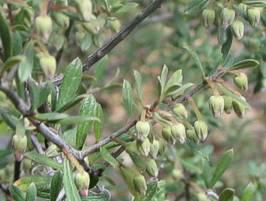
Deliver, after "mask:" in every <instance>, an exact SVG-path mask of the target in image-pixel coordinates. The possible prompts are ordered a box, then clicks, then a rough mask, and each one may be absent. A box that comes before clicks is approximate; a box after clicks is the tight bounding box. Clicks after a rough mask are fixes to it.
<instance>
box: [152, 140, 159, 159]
mask: <svg viewBox="0 0 266 201" xmlns="http://www.w3.org/2000/svg"><path fill="white" fill-rule="evenodd" d="M159 149H160V142H159V141H158V140H156V139H154V140H153V141H152V143H151V148H150V155H151V157H152V158H154V159H155V158H157V155H158V153H159Z"/></svg>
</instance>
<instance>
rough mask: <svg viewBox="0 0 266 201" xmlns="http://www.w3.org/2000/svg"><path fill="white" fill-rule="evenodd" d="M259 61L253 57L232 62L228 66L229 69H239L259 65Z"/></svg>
mask: <svg viewBox="0 0 266 201" xmlns="http://www.w3.org/2000/svg"><path fill="white" fill-rule="evenodd" d="M259 64H260V63H259V62H258V61H257V60H255V59H245V60H242V61H239V62H237V63H235V64H233V65H232V66H231V67H230V70H239V69H243V68H255V67H257V66H259Z"/></svg>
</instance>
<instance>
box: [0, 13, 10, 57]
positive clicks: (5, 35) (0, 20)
mask: <svg viewBox="0 0 266 201" xmlns="http://www.w3.org/2000/svg"><path fill="white" fill-rule="evenodd" d="M0 24H1V29H0V37H1V40H2V44H3V49H4V59H3V60H4V61H6V60H7V59H8V58H9V57H10V56H12V38H11V32H10V29H9V26H8V23H7V20H6V18H5V17H4V15H3V12H2V11H1V13H0Z"/></svg>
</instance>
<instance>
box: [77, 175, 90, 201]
mask: <svg viewBox="0 0 266 201" xmlns="http://www.w3.org/2000/svg"><path fill="white" fill-rule="evenodd" d="M74 180H75V184H76V186H77V189H78V190H79V194H80V195H81V196H82V197H87V196H88V193H89V186H90V175H89V174H88V173H87V172H85V171H82V172H77V173H75V176H74Z"/></svg>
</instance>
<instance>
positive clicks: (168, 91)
mask: <svg viewBox="0 0 266 201" xmlns="http://www.w3.org/2000/svg"><path fill="white" fill-rule="evenodd" d="M182 81H183V75H182V70H177V71H175V72H174V73H173V75H172V76H171V77H170V79H169V80H168V82H167V84H166V87H165V90H164V96H171V95H172V94H173V92H175V91H176V90H177V89H178V88H180V87H181V86H182Z"/></svg>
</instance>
